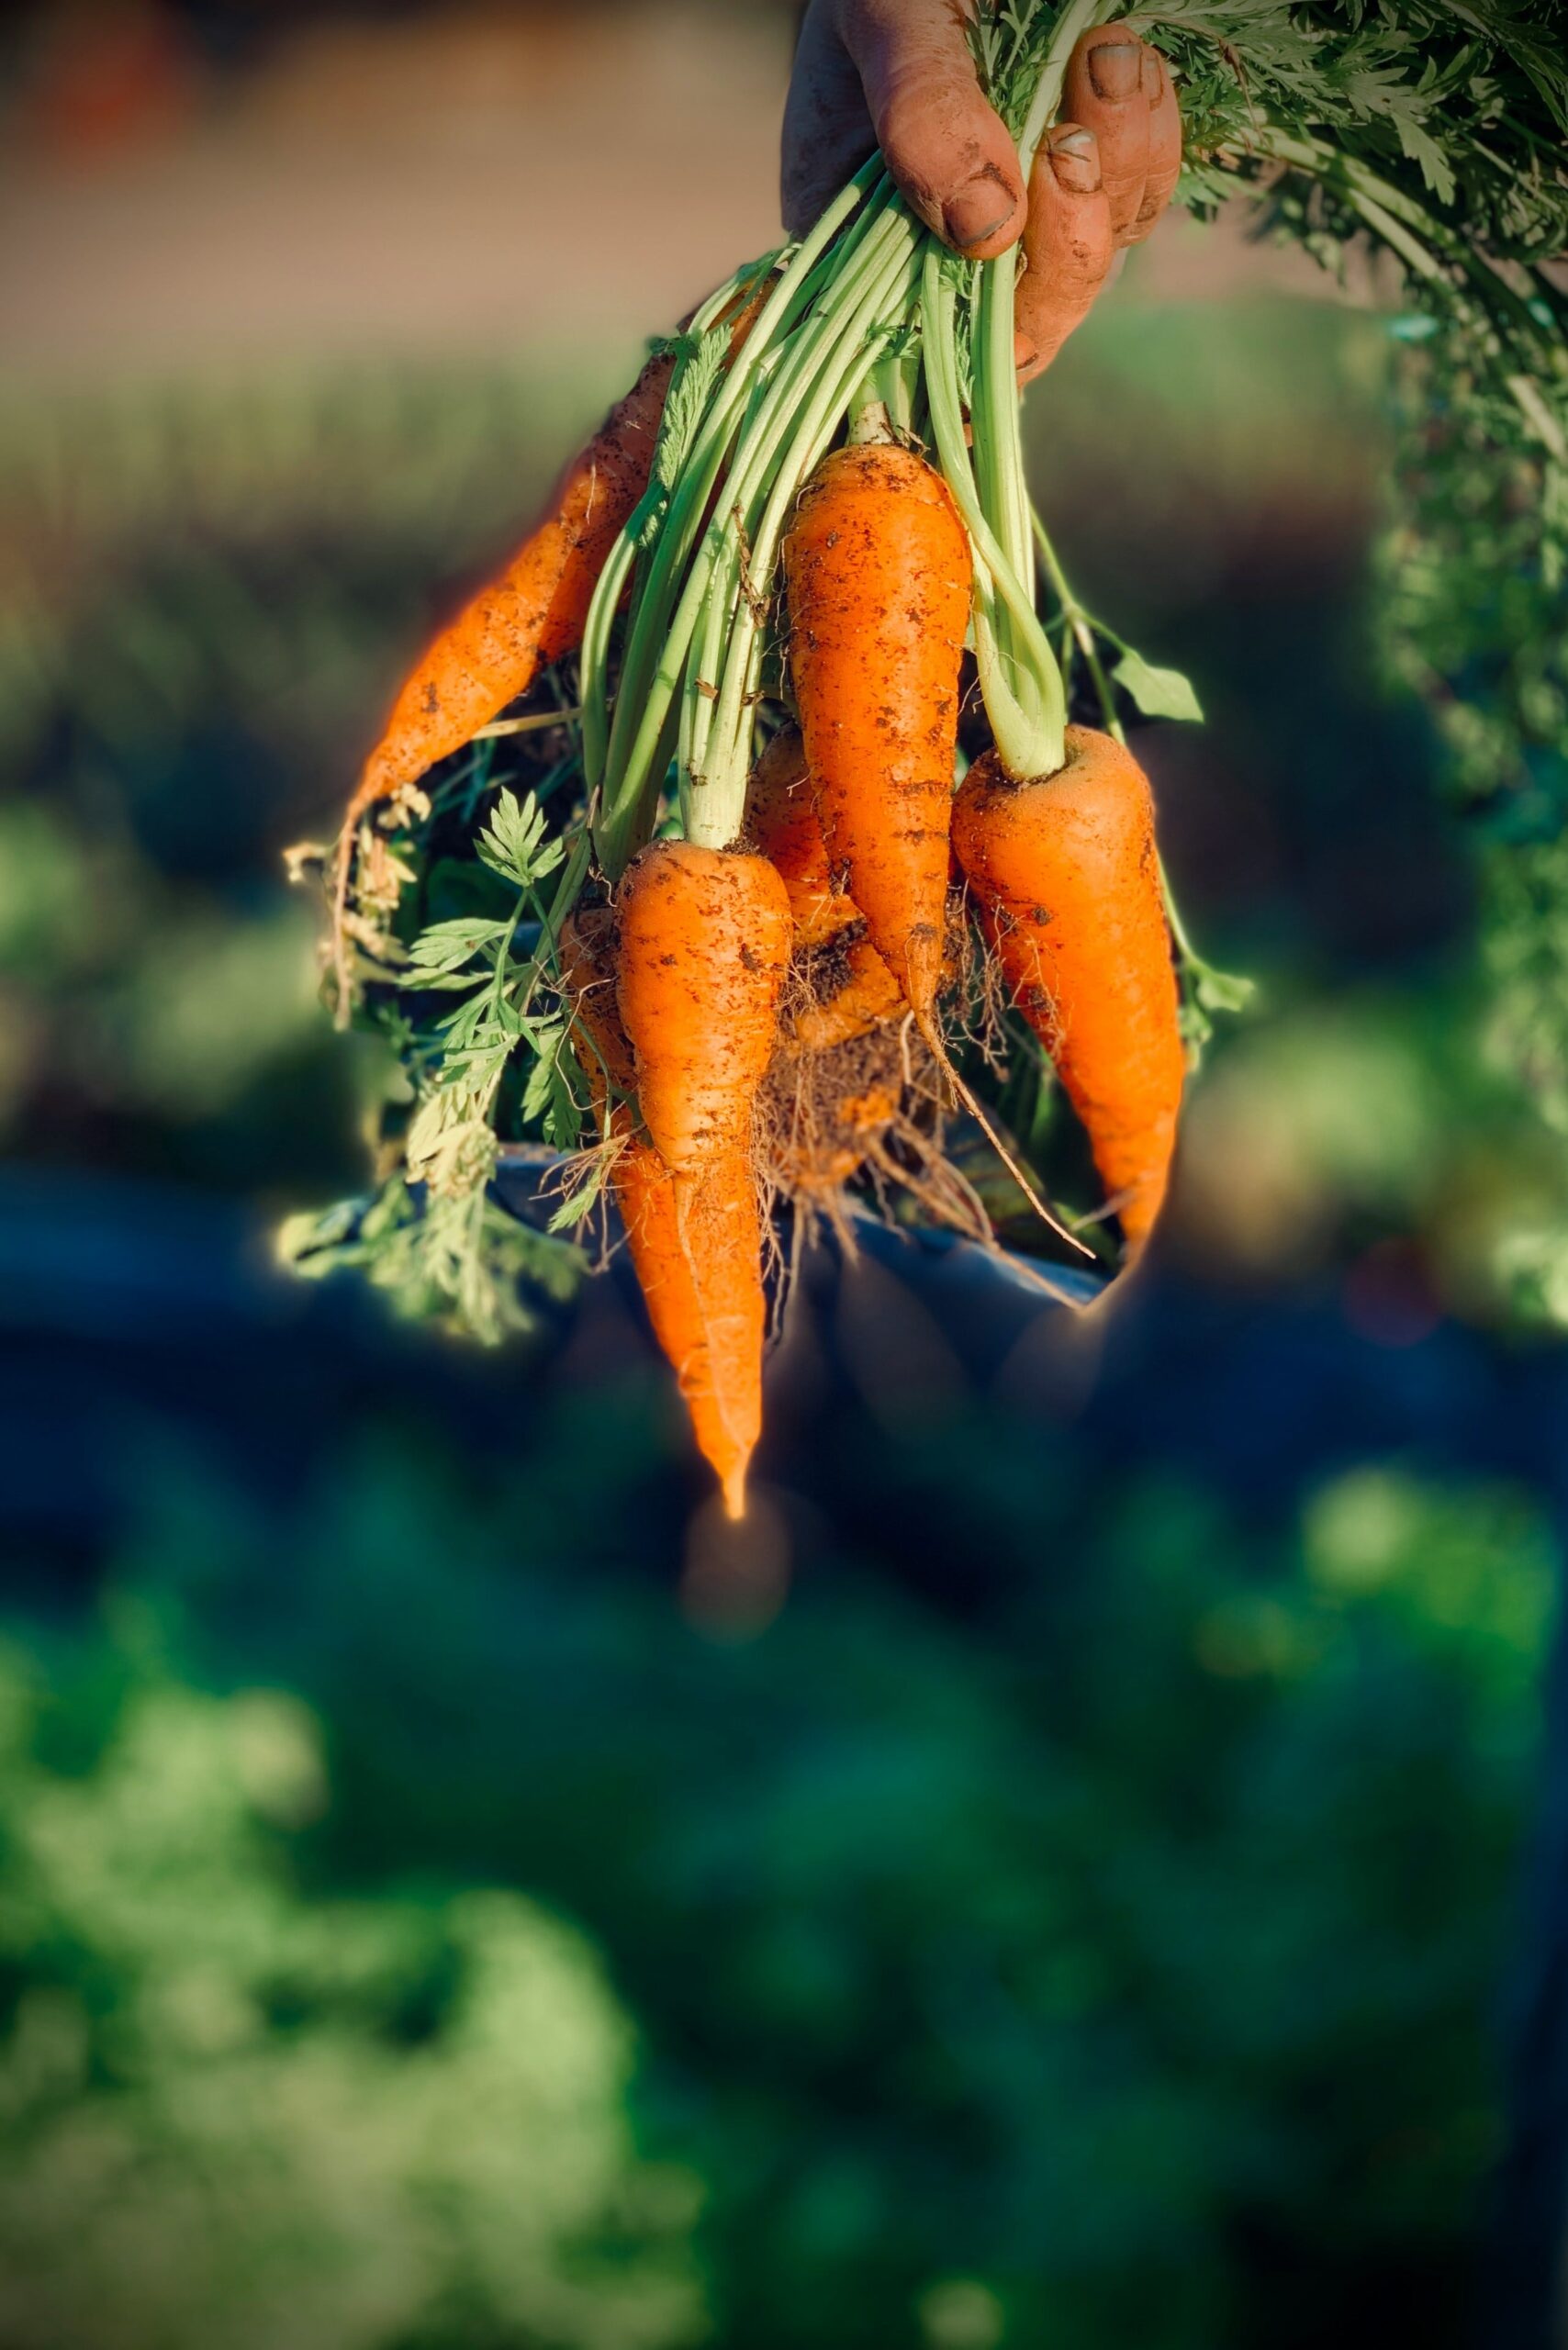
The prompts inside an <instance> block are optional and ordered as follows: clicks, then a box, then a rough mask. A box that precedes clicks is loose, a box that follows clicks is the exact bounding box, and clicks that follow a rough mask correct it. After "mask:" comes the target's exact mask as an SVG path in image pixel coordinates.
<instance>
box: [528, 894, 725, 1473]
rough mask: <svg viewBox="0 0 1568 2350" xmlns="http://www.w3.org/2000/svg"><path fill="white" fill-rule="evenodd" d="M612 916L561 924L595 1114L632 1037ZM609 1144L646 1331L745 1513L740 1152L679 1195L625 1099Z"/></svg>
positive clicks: (705, 1450) (629, 1060) (564, 963)
mask: <svg viewBox="0 0 1568 2350" xmlns="http://www.w3.org/2000/svg"><path fill="white" fill-rule="evenodd" d="M616 932H617V923H616V918H615V915H614V913H613V912H611V910H610V908H609V907H608V906H589V907H581V906H579V907H578V908H577V910H576V912H573V913H572V914H571V915H570V916H568V918H567V920H566V923H563V925H562V929H561V936H560V942H559V956H560V965H561V977H562V981H563V984H564V986H565V988H566V994H567V998H568V1000H569V1002H571V1005H572V1009H573V1013H574V1022H575V1034H574V1037H573V1046H574V1049H575V1051H576V1052H577V1058H578V1060H579V1061H580V1062H581V1064H582V1067H583V1069H584V1071H585V1073H586V1075H587V1077H588V1084H589V1088H590V1090H591V1092H592V1096H593V1101H594V1107H595V1110H596V1113H598V1114H599V1117H601V1118H602V1116H603V1114H604V1108H605V1102H606V1100H607V1099H608V1088H609V1087H610V1086H611V1085H613V1086H614V1087H615V1088H616V1090H617V1091H620V1092H622V1094H625V1093H629V1092H630V1091H632V1089H633V1086H634V1084H635V1080H636V1071H635V1066H634V1062H633V1053H632V1046H631V1043H630V1041H629V1039H628V1037H627V1035H626V1032H625V1029H624V1028H623V1027H622V1023H621V1014H620V1009H619V1006H618V1003H617V1001H616V991H615V974H616V965H617V960H618V954H617V937H616ZM610 1136H611V1137H612V1139H613V1140H614V1141H615V1142H616V1144H617V1145H618V1148H617V1151H616V1157H615V1162H614V1166H613V1168H612V1169H611V1172H610V1184H611V1188H612V1189H613V1192H614V1194H615V1203H616V1205H617V1207H618V1208H619V1209H620V1211H621V1220H622V1224H623V1225H625V1227H626V1239H627V1245H628V1247H629V1248H630V1250H631V1254H632V1263H633V1268H634V1269H635V1271H636V1275H637V1281H638V1284H639V1286H640V1287H641V1289H642V1292H643V1296H644V1301H645V1303H646V1305H647V1308H648V1319H649V1320H650V1322H651V1323H652V1324H653V1328H654V1336H655V1338H656V1339H657V1341H658V1343H659V1346H660V1347H661V1348H662V1349H663V1351H664V1353H665V1354H666V1356H667V1358H668V1360H669V1362H670V1364H671V1366H672V1368H673V1370H674V1371H675V1374H676V1378H677V1381H678V1383H679V1387H680V1392H681V1395H682V1397H683V1398H684V1400H685V1403H686V1407H687V1410H688V1411H689V1414H690V1416H691V1427H692V1433H693V1435H694V1436H695V1438H696V1439H697V1448H698V1450H699V1451H700V1453H701V1455H702V1457H703V1459H704V1460H706V1461H707V1462H708V1463H709V1465H710V1467H711V1469H712V1470H713V1471H714V1472H715V1474H716V1475H717V1477H718V1479H719V1482H720V1483H721V1485H722V1488H723V1494H724V1506H725V1508H726V1509H727V1510H728V1512H729V1515H730V1516H732V1517H736V1518H738V1517H742V1516H745V1478H746V1469H747V1466H748V1464H749V1462H750V1460H751V1456H752V1453H753V1451H754V1450H755V1449H756V1441H757V1438H758V1437H759V1436H760V1434H761V1432H762V1349H763V1338H764V1334H765V1325H766V1311H767V1309H766V1301H765V1299H764V1295H763V1287H762V1271H761V1266H762V1227H761V1217H760V1212H759V1209H758V1205H757V1189H756V1176H755V1174H754V1172H753V1169H752V1165H751V1159H750V1157H749V1154H748V1155H746V1156H744V1157H743V1156H742V1154H740V1153H739V1152H737V1151H730V1152H728V1153H726V1154H725V1155H724V1157H723V1158H721V1159H720V1160H719V1161H718V1163H717V1164H716V1165H715V1166H714V1167H712V1168H711V1169H710V1170H709V1171H708V1173H707V1174H705V1175H703V1176H702V1177H700V1179H699V1180H698V1181H697V1183H696V1185H695V1187H694V1189H693V1190H692V1192H691V1193H690V1195H689V1198H688V1200H687V1201H686V1203H685V1213H684V1214H681V1213H679V1212H678V1208H677V1202H676V1187H675V1181H674V1178H673V1177H672V1175H671V1174H670V1171H669V1169H668V1168H667V1167H666V1165H665V1162H664V1160H663V1159H662V1158H660V1156H659V1154H658V1152H657V1151H656V1150H655V1148H654V1147H653V1145H652V1143H650V1142H649V1141H648V1140H647V1138H646V1137H645V1136H643V1135H641V1134H639V1133H638V1131H637V1127H636V1122H635V1119H634V1116H633V1110H632V1105H631V1103H630V1102H628V1101H624V1100H623V1101H621V1102H617V1103H616V1104H615V1105H614V1107H613V1108H612V1109H611V1111H610Z"/></svg>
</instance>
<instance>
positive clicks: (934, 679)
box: [784, 442, 972, 1036]
mask: <svg viewBox="0 0 1568 2350" xmlns="http://www.w3.org/2000/svg"><path fill="white" fill-rule="evenodd" d="M784 576H785V580H786V584H787V587H788V591H789V602H790V677H791V681H792V683H793V686H794V690H795V699H796V704H797V707H798V708H799V711H800V714H801V735H802V738H803V740H804V744H805V753H806V759H807V763H808V766H809V768H810V772H811V779H812V790H813V792H814V794H815V796H816V801H817V809H818V812H819V815H820V817H821V820H822V827H823V835H824V837H825V839H826V842H827V848H828V855H829V857H830V859H831V862H832V865H833V866H834V867H838V868H841V869H843V870H844V871H845V873H846V878H847V880H848V885H849V891H850V895H851V896H852V898H853V899H854V901H855V903H856V904H857V906H858V907H859V909H860V911H861V912H862V913H863V914H864V916H865V918H866V926H867V929H868V933H869V935H870V940H871V944H872V946H874V947H875V948H876V949H877V951H878V953H879V955H880V956H881V957H883V959H884V961H885V962H886V963H887V964H888V966H889V968H890V969H891V971H892V972H893V974H894V976H895V978H896V979H897V980H898V983H899V986H900V987H901V989H902V991H903V994H904V998H905V1001H906V1002H908V1004H909V1006H910V1009H911V1010H912V1011H913V1013H914V1015H915V1019H916V1021H917V1023H918V1024H919V1025H920V1027H921V1030H922V1033H923V1034H925V1035H928V1036H935V1002H936V990H937V986H938V982H939V980H940V977H941V969H942V920H943V903H944V900H945V898H946V889H947V846H948V822H949V816H950V812H951V804H952V789H953V762H954V753H955V750H956V747H957V742H958V666H959V663H960V661H961V660H962V657H963V649H964V632H965V629H966V627H967V625H968V621H969V591H970V583H971V576H972V565H971V561H970V555H969V539H968V536H967V534H966V532H965V530H964V526H963V524H962V522H961V521H960V520H959V519H958V509H957V508H956V507H955V506H954V504H953V500H952V497H951V495H950V493H949V492H948V489H947V487H946V483H945V482H944V481H943V479H942V476H940V474H938V473H935V472H934V471H933V469H932V468H931V466H929V465H928V464H925V463H924V460H923V459H922V458H920V457H917V456H915V455H913V453H911V452H910V451H909V450H907V449H904V448H902V447H900V446H898V445H897V444H896V443H891V442H866V443H861V444H857V445H853V446H850V447H847V448H843V449H838V450H835V451H834V453H832V454H831V455H830V456H828V457H826V458H824V459H823V463H822V464H820V465H819V466H818V467H817V470H816V472H815V473H814V474H813V475H812V478H811V480H810V481H809V482H808V483H807V485H806V487H805V488H804V490H803V491H802V492H801V499H800V503H799V505H798V507H797V508H796V511H795V516H794V520H793V522H792V523H791V525H790V532H789V535H788V537H787V538H786V540H785V543H784Z"/></svg>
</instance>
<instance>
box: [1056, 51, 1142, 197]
mask: <svg viewBox="0 0 1568 2350" xmlns="http://www.w3.org/2000/svg"><path fill="white" fill-rule="evenodd" d="M1143 54H1144V47H1143V43H1142V41H1140V40H1139V39H1138V37H1137V34H1136V33H1135V32H1134V31H1132V29H1131V28H1130V27H1128V26H1126V25H1125V24H1121V23H1117V24H1113V25H1102V26H1101V27H1100V28H1099V29H1098V30H1097V31H1095V32H1089V33H1085V34H1084V36H1083V39H1081V41H1080V42H1079V44H1078V46H1077V48H1076V49H1075V50H1073V52H1072V55H1071V57H1070V59H1069V60H1068V67H1067V80H1066V83H1065V84H1064V86H1063V89H1062V102H1061V110H1062V114H1063V116H1064V117H1066V119H1067V120H1069V121H1070V122H1077V123H1081V124H1082V126H1083V127H1084V129H1086V130H1092V131H1093V133H1094V135H1095V137H1096V138H1097V139H1098V140H1099V141H1100V162H1101V167H1102V169H1103V172H1104V175H1105V194H1106V196H1108V197H1109V198H1110V204H1111V226H1112V228H1113V229H1114V231H1115V236H1116V241H1117V243H1118V244H1120V243H1122V242H1123V241H1125V240H1126V238H1127V237H1128V236H1129V235H1130V233H1131V231H1132V229H1133V228H1134V227H1135V225H1136V223H1137V216H1138V213H1139V212H1140V210H1141V209H1142V207H1143V196H1144V187H1145V184H1146V183H1147V181H1148V134H1149V106H1148V97H1147V96H1146V95H1145V94H1144V87H1143Z"/></svg>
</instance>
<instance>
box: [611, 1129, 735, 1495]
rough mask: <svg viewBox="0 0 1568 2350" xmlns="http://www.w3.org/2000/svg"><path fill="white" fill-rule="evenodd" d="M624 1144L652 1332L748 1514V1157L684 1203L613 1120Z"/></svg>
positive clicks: (619, 1172) (626, 1188)
mask: <svg viewBox="0 0 1568 2350" xmlns="http://www.w3.org/2000/svg"><path fill="white" fill-rule="evenodd" d="M614 1124H615V1125H616V1126H617V1127H618V1128H619V1129H620V1130H621V1131H622V1134H623V1136H624V1140H623V1143H622V1150H621V1153H620V1156H619V1157H618V1158H617V1159H616V1162H615V1173H614V1177H613V1181H614V1186H615V1201H616V1205H617V1206H618V1207H619V1209H620V1211H621V1218H622V1223H623V1224H624V1225H625V1226H626V1238H627V1244H628V1246H629V1247H630V1248H631V1251H632V1262H633V1266H634V1267H635V1269H636V1273H637V1280H638V1282H639V1284H640V1286H641V1288H642V1292H643V1296H644V1301H645V1302H646V1304H647V1308H648V1319H649V1320H650V1322H651V1323H652V1324H653V1326H654V1336H655V1338H656V1339H657V1340H658V1342H659V1345H660V1347H661V1348H662V1349H663V1350H664V1353H665V1354H666V1357H667V1358H668V1360H669V1362H670V1364H671V1366H672V1367H673V1369H674V1371H675V1375H676V1379H677V1381H678V1383H679V1387H680V1392H681V1395H682V1396H683V1398H684V1399H685V1403H686V1408H687V1410H688V1411H689V1414H690V1416H691V1428H692V1434H693V1435H694V1436H695V1438H696V1439H697V1449H698V1450H699V1451H700V1453H701V1455H702V1458H703V1459H704V1460H706V1461H707V1462H708V1464H709V1466H710V1467H711V1469H712V1470H713V1472H714V1473H715V1475H716V1476H717V1477H718V1480H719V1483H720V1484H721V1486H722V1489H723V1494H724V1507H725V1510H726V1511H727V1512H728V1514H729V1516H731V1517H733V1518H741V1517H744V1516H745V1483H746V1471H747V1469H748V1467H749V1466H750V1462H751V1456H752V1454H753V1452H754V1451H755V1450H756V1441H757V1438H758V1437H759V1436H760V1435H761V1433H762V1349H763V1339H764V1336H765V1331H766V1321H767V1302H766V1299H765V1297H764V1295H763V1287H762V1270H761V1268H762V1222H761V1214H760V1211H759V1209H758V1206H757V1196H756V1174H755V1173H754V1171H753V1169H752V1164H751V1160H750V1158H749V1156H748V1157H745V1158H743V1157H742V1156H741V1155H740V1154H739V1153H738V1152H734V1151H732V1152H729V1153H727V1154H726V1155H725V1156H724V1157H723V1158H722V1159H720V1160H719V1161H718V1163H717V1164H716V1165H715V1166H713V1167H711V1168H710V1169H709V1170H708V1172H707V1173H706V1174H705V1175H703V1176H702V1177H701V1178H700V1180H699V1181H698V1182H697V1184H696V1187H695V1189H694V1190H693V1191H692V1192H690V1194H689V1197H688V1198H687V1200H686V1201H685V1203H684V1214H682V1213H680V1212H679V1211H678V1208H677V1203H676V1193H675V1183H674V1180H673V1178H672V1177H671V1175H670V1171H669V1169H668V1168H667V1167H666V1165H665V1163H664V1160H663V1159H662V1158H660V1157H659V1154H658V1152H657V1151H656V1150H655V1148H654V1147H653V1145H652V1143H650V1142H646V1141H644V1138H643V1137H642V1136H640V1135H638V1134H636V1133H634V1132H633V1131H632V1122H631V1114H630V1112H629V1111H628V1110H627V1108H626V1107H625V1105H624V1104H622V1108H621V1109H620V1110H619V1111H618V1112H617V1113H615V1120H614Z"/></svg>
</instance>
